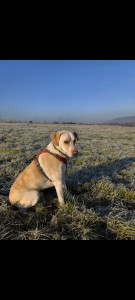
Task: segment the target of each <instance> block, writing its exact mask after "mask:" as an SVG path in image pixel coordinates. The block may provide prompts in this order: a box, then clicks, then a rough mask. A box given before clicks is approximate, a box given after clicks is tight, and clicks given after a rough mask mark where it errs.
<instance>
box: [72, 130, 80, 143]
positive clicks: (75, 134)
mask: <svg viewBox="0 0 135 300" xmlns="http://www.w3.org/2000/svg"><path fill="white" fill-rule="evenodd" d="M73 134H74V136H75V138H76V139H77V141H79V137H78V134H77V133H76V132H75V131H74V132H73Z"/></svg>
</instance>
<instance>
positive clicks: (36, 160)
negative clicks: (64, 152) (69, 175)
mask: <svg viewBox="0 0 135 300" xmlns="http://www.w3.org/2000/svg"><path fill="white" fill-rule="evenodd" d="M42 153H49V154H51V155H52V156H54V157H55V158H56V159H58V160H59V161H62V162H63V163H64V164H65V165H66V172H67V160H66V158H65V157H62V156H60V155H58V154H54V153H52V152H50V151H49V150H48V149H47V148H46V149H44V150H43V151H41V152H39V153H38V155H37V156H36V157H35V162H36V165H37V167H38V169H39V170H40V171H41V173H42V174H43V173H44V171H43V169H42V167H41V166H40V163H39V161H38V159H39V155H40V154H42ZM66 172H65V173H66ZM44 175H45V176H46V174H45V173H44ZM46 177H47V176H46ZM49 180H50V181H51V182H52V180H51V179H49Z"/></svg>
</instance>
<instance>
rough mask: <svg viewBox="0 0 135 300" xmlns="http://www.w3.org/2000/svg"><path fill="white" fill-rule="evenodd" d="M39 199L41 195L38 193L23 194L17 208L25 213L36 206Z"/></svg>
mask: <svg viewBox="0 0 135 300" xmlns="http://www.w3.org/2000/svg"><path fill="white" fill-rule="evenodd" d="M39 198H40V194H39V192H38V191H29V192H25V193H23V195H22V197H21V199H20V200H19V201H17V202H16V204H15V206H16V207H17V208H19V210H20V211H21V212H23V213H24V212H25V211H26V210H27V209H28V208H30V207H32V206H34V205H36V204H37V202H38V201H39Z"/></svg>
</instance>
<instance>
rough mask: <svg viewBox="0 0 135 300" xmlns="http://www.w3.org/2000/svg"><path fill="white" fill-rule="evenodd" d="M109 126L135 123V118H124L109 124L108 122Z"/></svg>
mask: <svg viewBox="0 0 135 300" xmlns="http://www.w3.org/2000/svg"><path fill="white" fill-rule="evenodd" d="M107 123H109V124H115V123H116V124H126V123H128V124H129V123H135V117H123V118H117V119H113V120H111V121H109V122H107Z"/></svg>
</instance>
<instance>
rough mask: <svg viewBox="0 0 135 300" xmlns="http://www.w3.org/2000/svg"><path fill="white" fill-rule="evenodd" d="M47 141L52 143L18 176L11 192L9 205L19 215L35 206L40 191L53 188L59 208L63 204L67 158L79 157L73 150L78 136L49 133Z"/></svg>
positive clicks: (75, 134)
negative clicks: (49, 140)
mask: <svg viewBox="0 0 135 300" xmlns="http://www.w3.org/2000/svg"><path fill="white" fill-rule="evenodd" d="M50 137H51V140H52V141H51V142H50V143H49V145H48V146H47V147H46V149H44V150H43V151H41V152H40V153H39V154H38V155H37V156H36V157H35V159H34V160H33V161H32V162H31V163H30V164H29V165H28V166H27V167H26V168H25V169H24V170H23V171H22V173H20V175H19V176H18V177H17V179H16V181H15V182H14V183H13V185H12V187H11V189H10V193H9V201H10V203H11V204H12V205H15V206H16V207H17V208H18V209H19V210H20V211H21V212H25V211H26V210H27V209H28V208H30V207H32V206H34V205H36V204H37V202H38V201H39V199H40V191H41V190H44V189H47V188H50V187H53V186H55V189H56V193H57V196H58V201H59V204H60V205H63V204H64V203H65V202H64V192H65V193H67V187H66V182H65V173H66V169H67V160H66V156H68V157H73V156H75V155H77V154H78V150H77V149H76V146H75V143H76V141H77V140H78V134H77V133H76V132H73V131H67V130H63V131H57V132H54V133H52V134H51V135H50Z"/></svg>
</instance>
